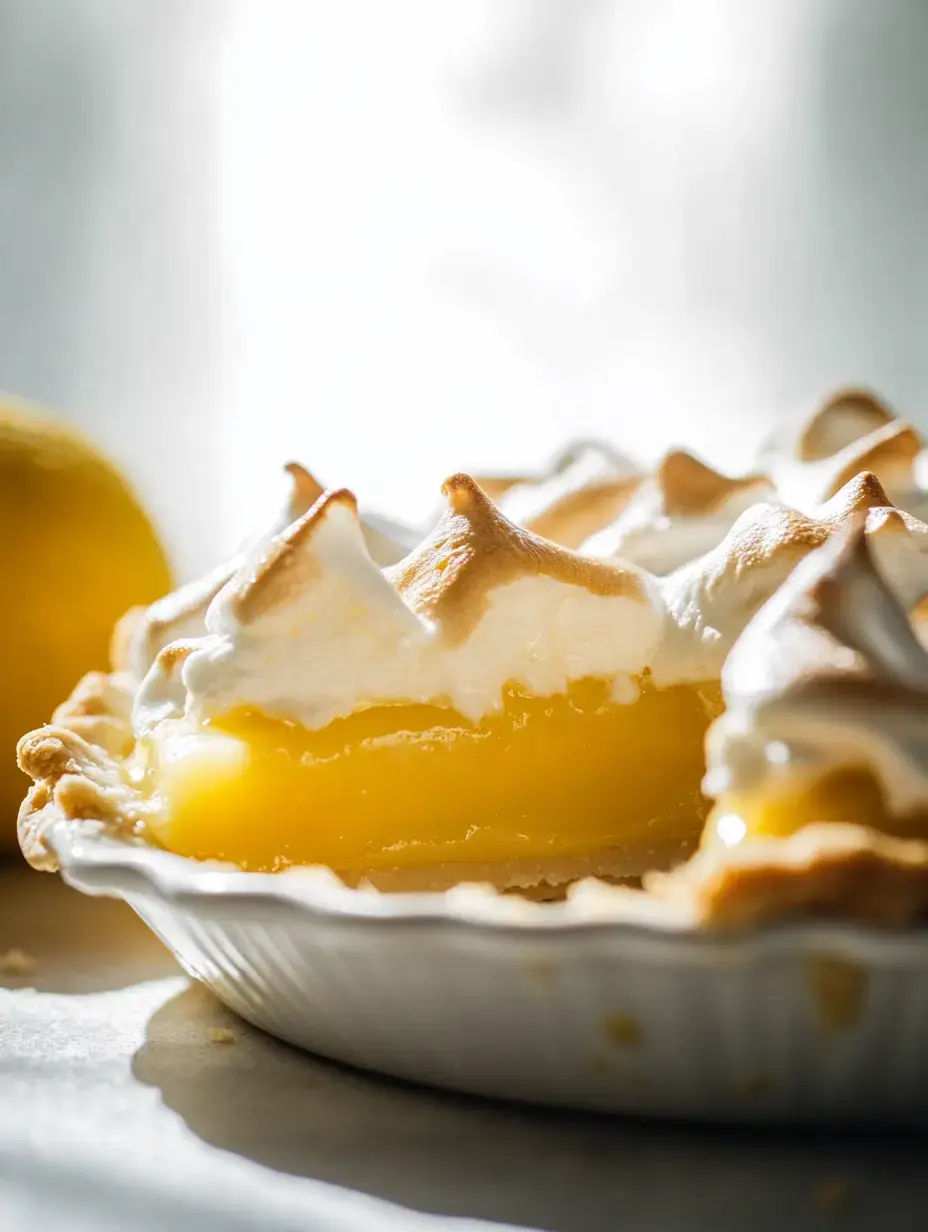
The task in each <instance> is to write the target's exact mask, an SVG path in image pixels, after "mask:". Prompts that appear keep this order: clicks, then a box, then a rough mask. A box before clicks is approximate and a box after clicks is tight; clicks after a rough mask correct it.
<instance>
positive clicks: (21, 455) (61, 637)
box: [0, 395, 171, 852]
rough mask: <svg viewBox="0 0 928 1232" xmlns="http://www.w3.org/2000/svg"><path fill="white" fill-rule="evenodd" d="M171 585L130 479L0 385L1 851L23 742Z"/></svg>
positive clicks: (10, 838)
mask: <svg viewBox="0 0 928 1232" xmlns="http://www.w3.org/2000/svg"><path fill="white" fill-rule="evenodd" d="M170 587H171V573H170V568H169V566H168V563H167V560H166V558H165V555H164V551H163V549H162V547H161V544H160V543H159V541H158V537H157V535H156V533H155V531H154V528H153V527H152V524H151V522H150V521H149V520H148V518H147V516H146V515H145V513H144V511H143V509H142V508H141V506H140V505H139V503H138V500H137V498H136V496H135V494H134V493H133V491H132V488H131V487H130V486H129V484H128V483H127V482H126V481H125V479H123V477H122V476H121V475H120V474H119V472H118V471H117V470H116V469H115V467H114V466H113V465H112V464H111V463H109V462H107V461H106V460H105V459H104V458H102V457H101V456H100V455H99V454H98V453H97V452H96V450H95V449H94V448H93V446H92V445H90V444H89V443H88V442H87V441H86V440H84V439H83V438H82V437H81V436H80V435H79V434H78V433H76V432H74V431H73V429H71V428H70V427H66V426H64V425H62V424H60V423H58V422H56V421H55V420H54V419H53V418H51V417H49V416H47V415H45V414H42V413H40V412H38V411H35V410H33V409H31V408H29V407H26V406H24V405H22V404H20V403H15V402H14V401H13V400H11V399H9V398H6V397H3V396H2V395H0V852H2V851H4V850H7V851H8V850H11V849H12V848H13V847H14V846H15V841H16V839H15V835H16V815H17V812H18V809H19V805H20V802H21V801H22V798H23V796H24V795H25V792H26V789H27V787H28V780H27V779H26V778H25V776H24V775H23V774H21V773H20V771H19V769H18V767H17V765H16V742H17V740H18V739H19V737H20V736H22V735H23V733H24V732H27V731H29V730H30V729H31V728H33V727H38V726H40V725H41V724H42V723H44V722H47V721H48V719H49V718H50V716H51V714H52V711H53V710H54V709H55V707H56V706H57V705H58V704H59V702H61V701H63V700H64V699H65V697H67V695H68V693H69V692H70V691H71V689H72V688H73V687H74V685H75V684H76V683H77V681H78V680H79V679H80V677H81V676H82V675H83V674H84V672H87V671H90V670H92V669H94V668H101V669H105V668H106V667H107V665H108V647H109V640H110V634H111V632H112V629H113V625H114V623H115V622H116V620H117V619H118V618H119V616H120V615H122V613H123V612H125V611H126V609H127V608H129V607H131V606H133V605H134V604H141V603H150V602H152V601H153V600H154V599H156V598H158V597H159V596H160V595H163V594H164V593H165V592H166V591H168V590H169V589H170Z"/></svg>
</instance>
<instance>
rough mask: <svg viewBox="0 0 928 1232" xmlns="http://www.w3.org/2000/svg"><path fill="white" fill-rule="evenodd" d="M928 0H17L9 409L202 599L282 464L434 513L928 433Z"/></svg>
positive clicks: (7, 206) (8, 158)
mask: <svg viewBox="0 0 928 1232" xmlns="http://www.w3.org/2000/svg"><path fill="white" fill-rule="evenodd" d="M926 56H928V4H925V3H924V2H923V0H887V2H886V3H882V4H877V3H874V2H873V0H750V2H749V3H745V2H744V0H441V2H438V3H436V0H389V2H388V0H340V3H337V4H335V3H331V2H323V0H289V2H288V0H225V2H223V0H67V2H66V3H62V2H61V0H4V3H3V4H2V6H0V159H2V166H3V177H2V181H0V271H2V278H0V385H2V386H5V387H6V388H7V389H9V390H13V391H15V392H17V393H20V394H23V395H25V396H27V397H30V398H34V399H37V400H40V401H42V402H45V403H47V404H49V405H51V406H54V407H55V408H57V409H58V410H60V411H61V412H62V413H64V414H66V415H67V416H69V417H71V418H73V419H74V420H75V421H77V422H79V423H81V424H82V425H83V426H84V427H85V428H86V429H87V430H88V431H90V432H91V433H92V434H93V435H94V436H95V437H96V438H97V439H98V440H99V441H100V442H101V443H102V444H103V445H104V447H105V448H106V449H107V450H108V451H109V452H110V453H111V454H112V455H113V456H115V458H116V459H117V460H118V461H120V462H121V463H123V464H124V466H125V467H126V468H127V469H128V471H129V473H130V474H131V475H132V476H133V477H134V479H135V481H136V482H137V484H138V485H139V486H140V487H141V488H142V490H143V492H144V494H145V496H146V497H147V500H148V503H149V505H150V506H151V507H152V509H153V511H154V513H155V515H156V517H157V518H158V520H159V522H160V524H161V525H162V527H163V528H164V530H165V531H166V533H167V535H168V538H169V541H170V543H171V546H172V550H173V553H174V556H175V559H176V560H177V561H178V563H179V565H180V566H181V568H182V570H183V571H184V572H186V573H189V572H191V571H192V570H194V569H197V568H200V567H202V566H205V565H208V564H211V563H213V562H214V561H215V560H217V559H219V557H220V556H221V555H222V553H223V551H224V550H226V549H228V548H229V547H230V546H231V545H232V544H233V543H235V542H236V541H237V540H238V539H239V538H240V537H241V535H242V534H243V533H244V532H245V531H246V530H247V529H248V528H249V527H250V525H251V523H252V522H253V521H254V519H255V518H256V517H260V515H261V512H262V511H263V510H264V509H265V508H266V507H267V505H268V502H269V500H271V499H272V493H273V492H274V490H275V488H276V487H277V484H278V467H279V464H280V463H281V462H283V461H285V460H286V459H287V458H289V457H291V456H295V457H298V458H300V459H301V460H302V461H303V462H305V464H306V465H308V466H309V467H310V468H311V469H312V470H314V471H315V472H316V473H317V474H318V475H319V477H320V478H321V479H322V480H323V481H325V482H327V483H330V484H338V485H343V484H346V485H349V486H351V487H353V488H354V489H355V490H356V491H357V493H358V494H359V496H360V497H361V499H362V501H364V502H366V503H367V504H369V505H372V506H379V507H382V508H384V509H386V510H387V511H390V512H394V513H396V514H398V515H400V516H403V517H406V518H416V517H418V516H421V515H423V514H424V513H426V512H427V511H428V510H429V509H431V508H432V507H433V506H434V504H435V499H436V493H437V489H438V485H439V483H440V481H441V479H442V478H443V477H444V475H445V474H447V473H449V472H451V471H454V470H458V469H466V468H479V469H484V470H486V469H494V468H499V469H501V470H508V469H511V468H520V467H525V466H531V465H533V464H537V463H540V462H541V461H543V460H544V459H545V458H546V456H547V455H548V454H550V453H551V451H552V450H553V449H555V448H556V447H557V446H558V445H559V444H560V443H562V442H563V441H564V439H565V438H568V437H570V436H575V435H589V434H603V435H605V436H607V437H609V438H611V439H612V440H614V441H615V442H616V443H618V444H619V445H621V446H623V447H625V448H626V449H628V450H631V451H632V452H635V453H638V454H640V455H642V456H643V457H653V456H654V455H656V454H657V453H658V452H659V451H660V450H661V449H662V448H664V447H666V446H667V445H669V444H671V443H673V442H676V441H679V442H683V443H687V444H690V445H692V446H695V447H696V448H697V449H698V450H699V451H701V452H702V453H703V454H704V455H706V456H707V457H708V458H710V459H711V460H714V461H716V462H717V463H721V464H723V465H727V466H731V467H735V466H738V465H741V464H742V463H744V462H745V461H747V459H748V458H749V456H750V452H751V449H752V447H753V445H754V443H755V442H756V440H757V439H758V437H759V436H760V434H761V433H762V432H763V430H764V429H765V428H766V427H767V426H769V424H770V423H771V421H772V420H773V419H775V418H776V417H777V416H779V415H782V414H784V413H786V412H787V411H789V410H792V409H794V408H795V407H796V406H797V404H801V403H803V402H804V401H806V400H809V399H811V398H814V397H816V396H818V395H819V394H820V393H822V392H823V391H824V390H825V389H826V388H828V387H829V386H831V385H833V384H835V383H838V382H842V383H843V382H846V381H864V382H868V383H870V384H873V385H875V386H876V387H877V388H878V389H879V390H881V391H882V392H883V393H885V394H886V395H887V396H888V397H889V398H890V399H891V400H893V401H894V402H895V403H896V404H897V406H898V408H899V409H900V410H901V411H902V412H903V413H904V414H906V415H908V416H910V417H913V418H914V419H915V420H916V422H920V423H921V424H922V425H923V426H928V418H926V416H928V363H926V359H925V341H924V335H925V327H926V313H928V240H926V229H925V223H924V219H925V216H926V207H928V149H926V138H925V116H926V114H928V74H926V73H925V71H924V64H925V62H926Z"/></svg>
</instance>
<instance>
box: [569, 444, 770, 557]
mask: <svg viewBox="0 0 928 1232" xmlns="http://www.w3.org/2000/svg"><path fill="white" fill-rule="evenodd" d="M772 495H773V490H772V486H771V482H770V480H769V479H767V478H766V477H765V476H764V475H760V474H753V475H745V476H742V477H739V478H731V477H730V476H728V475H723V474H722V473H721V472H720V471H717V470H714V469H713V468H712V467H711V466H707V465H706V464H705V463H704V462H702V461H700V459H698V458H695V457H694V456H693V455H692V454H690V453H687V452H685V451H684V450H673V451H672V452H670V453H667V454H665V455H664V457H663V458H662V459H661V460H660V462H659V463H658V465H657V467H656V469H655V472H654V474H653V475H651V476H648V477H646V478H644V479H642V480H641V482H640V484H639V485H638V487H637V489H636V491H635V493H634V494H633V496H632V497H631V499H630V501H629V503H628V505H627V507H626V508H625V510H624V511H623V512H622V513H621V514H620V515H619V517H618V518H617V519H616V520H615V521H614V522H612V523H611V524H610V525H609V526H606V527H604V528H603V529H602V530H600V531H597V533H596V534H594V535H592V536H591V537H590V538H589V539H587V540H586V541H585V542H584V544H583V545H582V548H581V551H583V552H585V553H587V554H589V555H591V556H619V557H622V559H624V560H627V561H629V562H630V563H632V564H636V565H640V566H641V567H642V568H644V569H648V570H649V571H650V572H652V573H657V574H664V573H670V572H672V570H674V569H676V568H678V567H679V566H680V565H683V564H685V563H686V562H687V561H691V560H693V559H694V558H695V557H697V556H701V555H702V554H703V553H704V552H708V551H709V550H710V549H711V548H713V547H715V546H716V544H717V543H718V542H719V541H720V540H721V539H722V538H723V537H724V535H725V534H726V532H727V531H728V530H729V529H730V527H731V526H732V524H733V523H734V521H735V520H736V518H737V517H738V516H739V515H740V514H741V513H743V512H744V511H745V510H746V509H749V508H750V507H751V506H752V505H754V504H756V503H757V502H758V501H760V500H763V499H765V498H767V497H771V496H772Z"/></svg>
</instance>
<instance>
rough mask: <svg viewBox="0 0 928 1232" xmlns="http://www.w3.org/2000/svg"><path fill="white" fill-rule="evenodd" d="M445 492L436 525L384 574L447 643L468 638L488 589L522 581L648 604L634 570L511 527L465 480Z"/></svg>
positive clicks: (449, 483) (447, 485)
mask: <svg viewBox="0 0 928 1232" xmlns="http://www.w3.org/2000/svg"><path fill="white" fill-rule="evenodd" d="M442 492H443V494H444V497H445V500H446V501H447V509H446V511H445V513H444V515H443V516H442V517H441V519H440V520H439V522H438V525H437V526H436V527H435V529H434V530H433V532H432V534H431V535H430V536H429V537H428V538H427V539H426V540H425V541H424V542H423V543H422V544H421V545H420V546H419V547H418V548H416V549H415V551H413V552H411V553H410V555H409V556H407V557H406V559H405V560H402V561H400V562H399V564H397V565H394V566H393V567H392V568H389V569H387V570H386V576H387V578H388V579H389V580H390V581H391V582H392V584H393V586H394V587H395V589H396V591H397V593H398V594H399V595H400V596H401V598H402V599H403V600H404V602H405V603H406V605H407V607H409V608H410V609H411V610H412V611H413V612H415V613H416V614H417V615H418V616H420V617H422V618H423V619H427V620H429V621H431V622H433V623H434V624H435V625H437V626H438V627H439V628H440V629H441V630H442V631H443V633H444V634H445V635H446V636H447V637H448V638H449V639H450V640H452V641H463V640H465V639H466V638H467V637H468V636H469V635H470V633H471V631H472V630H473V629H474V627H475V626H476V625H477V623H478V622H479V620H480V618H481V616H482V615H483V613H484V611H485V609H486V605H487V602H488V599H489V595H490V593H491V592H492V591H493V590H495V589H496V588H498V587H500V586H505V585H507V584H509V583H511V582H516V581H519V580H521V579H523V578H529V577H540V578H549V579H552V580H554V581H558V582H562V583H564V584H566V585H570V586H580V587H583V588H584V589H586V590H588V591H589V592H590V593H592V594H595V595H603V596H606V595H608V596H622V597H624V598H628V599H632V600H638V601H641V602H646V601H647V599H648V589H647V584H646V582H645V579H644V575H643V574H641V573H640V572H639V571H637V570H635V569H633V568H632V567H631V566H627V565H621V564H618V563H617V562H615V561H606V560H594V559H593V558H591V557H586V556H581V555H580V554H579V553H577V552H573V551H571V550H570V549H568V548H564V547H561V546H559V545H558V544H556V543H553V542H551V541H550V540H547V539H543V538H542V537H541V536H539V535H536V534H534V533H533V532H531V531H528V530H525V529H524V528H523V527H520V526H516V525H515V524H514V523H513V522H510V521H509V519H508V518H507V517H506V516H505V515H504V514H503V513H502V512H501V511H500V510H499V509H498V508H497V507H496V506H495V505H494V504H493V502H492V501H491V500H490V499H489V497H488V496H487V495H486V493H485V492H484V491H483V490H482V489H481V488H480V486H479V484H478V483H477V482H476V480H474V479H473V478H472V477H471V476H470V475H466V474H463V473H459V474H456V475H452V476H450V477H449V478H448V479H446V480H445V482H444V483H443V484H442Z"/></svg>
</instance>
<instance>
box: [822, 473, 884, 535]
mask: <svg viewBox="0 0 928 1232" xmlns="http://www.w3.org/2000/svg"><path fill="white" fill-rule="evenodd" d="M891 505H892V501H891V500H890V499H889V497H888V496H887V495H886V489H885V488H884V487H883V485H882V484H881V483H880V481H879V479H877V477H876V475H874V474H873V472H872V471H860V473H859V474H857V475H855V476H854V477H853V479H849V480H848V481H847V483H846V484H845V485H844V487H842V488H840V489H839V491H837V492H836V493H835V494H834V495H833V496H832V497H831V498H830V499H829V500H828V501H826V502H825V503H824V504H823V505H821V506H820V508H819V510H818V517H819V521H822V522H834V523H836V524H837V523H839V522H846V521H847V519H848V518H850V517H852V516H853V515H854V514H855V513H865V512H866V511H867V510H868V509H883V508H888V507H889V506H891Z"/></svg>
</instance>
